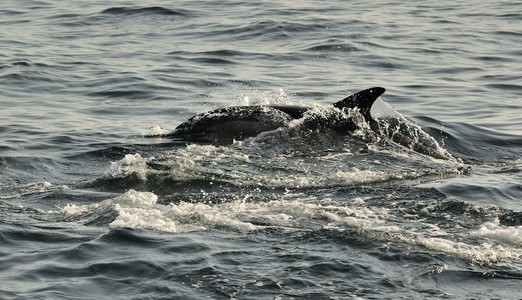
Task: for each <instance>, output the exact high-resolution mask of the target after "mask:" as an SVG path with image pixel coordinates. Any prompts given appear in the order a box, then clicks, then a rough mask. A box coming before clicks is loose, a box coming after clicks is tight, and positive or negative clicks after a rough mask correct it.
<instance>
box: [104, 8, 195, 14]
mask: <svg viewBox="0 0 522 300" xmlns="http://www.w3.org/2000/svg"><path fill="white" fill-rule="evenodd" d="M100 14H107V15H115V16H136V15H138V16H139V15H164V16H185V15H187V14H188V12H187V11H185V10H181V9H169V8H165V7H161V6H151V7H111V8H107V9H105V10H103V11H101V12H100Z"/></svg>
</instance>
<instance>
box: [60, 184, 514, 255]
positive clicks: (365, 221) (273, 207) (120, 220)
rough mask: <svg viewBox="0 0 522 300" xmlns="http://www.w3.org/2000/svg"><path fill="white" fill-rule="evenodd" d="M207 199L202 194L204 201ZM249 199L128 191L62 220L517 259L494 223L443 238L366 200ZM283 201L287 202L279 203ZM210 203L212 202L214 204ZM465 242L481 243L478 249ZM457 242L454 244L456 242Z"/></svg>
mask: <svg viewBox="0 0 522 300" xmlns="http://www.w3.org/2000/svg"><path fill="white" fill-rule="evenodd" d="M205 195H208V194H206V193H204V194H203V196H205ZM251 196H252V195H246V196H229V197H237V198H234V199H227V196H223V199H222V200H223V201H222V202H218V203H217V204H214V203H216V202H215V201H214V202H209V203H205V202H204V201H201V199H200V198H199V199H198V201H199V202H194V203H192V202H179V203H170V204H168V205H161V204H158V203H157V200H158V196H157V195H155V194H153V193H150V192H138V191H135V190H129V191H127V192H126V193H124V194H122V195H120V196H118V197H115V198H111V199H107V200H105V201H102V202H100V203H95V204H91V205H75V204H68V205H66V206H65V207H64V208H63V209H62V213H64V214H67V215H78V216H79V217H81V216H82V215H83V214H85V213H91V214H92V213H96V212H98V211H99V212H100V213H106V210H107V209H110V210H113V211H114V212H115V213H116V218H115V219H114V220H113V221H112V222H111V223H110V224H109V227H111V228H136V229H146V230H157V231H164V232H171V233H181V232H190V231H201V230H232V231H240V232H250V231H257V230H261V229H266V228H273V229H277V230H280V231H282V232H285V231H313V230H317V229H321V228H322V229H323V230H330V231H335V232H344V231H349V232H354V233H355V234H357V235H359V236H362V237H365V238H369V239H373V240H380V241H384V242H397V243H401V244H407V245H411V246H418V247H424V248H426V249H431V250H433V251H436V252H441V253H446V254H449V255H454V256H456V257H460V258H462V259H466V260H468V261H470V262H473V263H480V264H482V263H492V262H499V261H506V260H518V259H521V258H522V252H521V250H520V249H521V245H522V238H521V234H520V232H521V228H520V226H519V227H506V226H502V225H500V224H499V223H498V222H488V223H485V224H483V225H482V226H481V227H480V228H479V229H478V230H476V231H473V232H471V234H469V232H467V231H466V232H462V233H458V234H456V233H448V232H446V231H445V230H444V229H443V228H440V227H438V226H437V225H436V224H426V223H425V222H424V221H423V220H418V219H416V218H411V219H408V218H407V219H405V218H398V217H397V211H396V210H393V209H392V208H383V207H372V206H368V205H367V204H366V199H364V198H356V199H354V200H353V201H349V202H343V203H341V204H339V203H336V202H332V201H331V200H329V199H328V198H325V199H322V201H321V202H317V199H316V198H314V197H313V196H307V195H306V194H290V193H289V194H285V195H284V196H283V198H282V199H280V200H272V201H266V202H260V201H256V200H254V199H255V198H254V197H251ZM284 199H288V200H284ZM214 200H215V199H214ZM469 236H472V237H473V236H475V237H481V238H484V240H483V241H481V242H480V243H477V241H476V239H470V238H469ZM457 240H458V241H457Z"/></svg>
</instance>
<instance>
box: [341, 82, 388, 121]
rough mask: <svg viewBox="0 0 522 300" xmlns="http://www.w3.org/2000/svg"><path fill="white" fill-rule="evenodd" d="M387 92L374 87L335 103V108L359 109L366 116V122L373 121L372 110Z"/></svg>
mask: <svg viewBox="0 0 522 300" xmlns="http://www.w3.org/2000/svg"><path fill="white" fill-rule="evenodd" d="M385 91H386V90H385V89H384V88H382V87H372V88H369V89H366V90H362V91H360V92H357V93H355V94H353V95H350V96H348V97H346V98H344V99H343V100H341V101H339V102H336V103H334V105H333V106H334V107H336V108H338V109H342V108H344V107H347V108H356V107H357V108H358V109H359V110H360V111H361V114H362V115H363V116H364V118H365V119H366V121H370V120H373V118H372V116H371V114H370V110H371V108H372V105H373V103H374V102H375V100H377V98H379V96H380V95H382V94H383V93H384V92H385Z"/></svg>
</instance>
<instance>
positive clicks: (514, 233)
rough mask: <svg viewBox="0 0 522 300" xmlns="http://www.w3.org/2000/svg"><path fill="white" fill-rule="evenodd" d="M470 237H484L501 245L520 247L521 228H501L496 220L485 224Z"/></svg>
mask: <svg viewBox="0 0 522 300" xmlns="http://www.w3.org/2000/svg"><path fill="white" fill-rule="evenodd" d="M471 235H473V236H481V237H486V238H489V239H492V240H495V241H497V242H499V243H503V244H512V245H518V246H522V226H509V227H507V226H502V225H500V222H499V220H498V219H496V220H494V221H493V222H486V223H484V224H482V226H480V228H479V229H477V230H475V231H472V232H471Z"/></svg>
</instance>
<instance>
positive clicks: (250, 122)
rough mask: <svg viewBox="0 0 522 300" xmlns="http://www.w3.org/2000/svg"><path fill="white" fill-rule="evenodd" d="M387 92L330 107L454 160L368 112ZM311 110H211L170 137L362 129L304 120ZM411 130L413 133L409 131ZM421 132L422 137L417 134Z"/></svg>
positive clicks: (224, 138) (356, 124) (222, 138)
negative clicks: (294, 126)
mask: <svg viewBox="0 0 522 300" xmlns="http://www.w3.org/2000/svg"><path fill="white" fill-rule="evenodd" d="M385 91H386V90H385V89H384V88H382V87H373V88H369V89H366V90H362V91H360V92H357V93H355V94H353V95H350V96H348V97H346V98H344V99H343V100H341V101H339V102H336V103H334V104H333V107H334V108H335V110H334V112H339V113H341V112H343V111H344V110H345V109H358V110H359V113H360V116H362V117H363V118H364V122H366V123H368V125H369V127H370V128H371V129H372V130H373V131H375V132H376V133H377V134H379V135H382V136H385V137H387V138H389V139H391V140H393V141H394V142H396V143H398V144H400V145H403V146H405V147H407V148H409V149H412V150H414V151H416V152H419V153H423V154H427V155H430V156H432V157H435V158H440V159H446V160H454V158H453V157H452V156H451V154H449V153H448V152H447V151H445V150H444V149H442V148H441V147H440V146H439V145H438V143H437V142H436V141H435V140H434V139H433V138H432V137H431V136H429V135H428V134H426V133H425V132H423V131H422V130H418V129H419V128H418V127H417V128H413V127H409V126H408V125H406V124H404V123H400V122H399V123H395V125H393V126H390V124H393V123H388V122H385V121H381V120H379V121H377V120H375V119H374V118H373V117H372V115H371V113H370V110H371V108H372V106H373V104H374V102H375V100H377V98H379V96H381V95H382V94H383V93H384V92H385ZM311 110H312V108H310V107H302V106H282V105H262V106H233V107H226V108H221V109H216V110H211V111H208V112H204V113H201V114H197V115H195V116H193V117H191V118H190V119H188V120H187V121H185V122H183V123H182V124H180V125H179V126H178V127H176V129H175V130H174V132H172V133H171V134H169V136H172V137H179V138H182V139H184V140H188V141H198V142H216V143H221V144H223V143H231V142H232V141H234V140H242V139H244V138H248V137H254V136H257V135H258V134H260V133H262V132H266V131H271V130H275V129H277V128H280V127H284V126H288V124H289V123H290V122H291V121H292V120H297V119H303V120H304V125H305V126H306V127H307V128H311V129H317V128H326V129H331V130H334V131H336V132H338V133H341V134H350V133H353V132H354V131H355V130H357V129H360V128H361V124H360V121H359V120H357V119H354V118H343V117H340V118H336V117H335V116H334V117H333V118H334V119H335V120H329V119H325V118H320V117H317V118H307V117H305V115H306V113H308V112H309V111H311ZM412 129H413V132H412V131H411V130H412ZM419 132H420V133H422V134H419Z"/></svg>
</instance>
